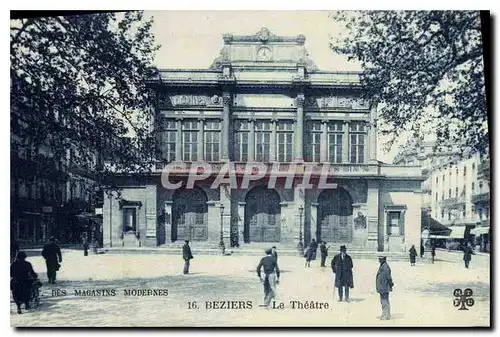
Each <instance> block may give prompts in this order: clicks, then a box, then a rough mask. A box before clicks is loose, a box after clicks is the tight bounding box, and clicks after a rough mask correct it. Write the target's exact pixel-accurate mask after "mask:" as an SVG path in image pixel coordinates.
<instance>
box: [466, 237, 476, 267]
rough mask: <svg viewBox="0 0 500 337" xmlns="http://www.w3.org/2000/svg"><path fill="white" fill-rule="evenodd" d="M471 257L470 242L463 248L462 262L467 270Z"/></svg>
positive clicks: (472, 253) (472, 252)
mask: <svg viewBox="0 0 500 337" xmlns="http://www.w3.org/2000/svg"><path fill="white" fill-rule="evenodd" d="M472 255H474V251H473V250H472V247H471V244H470V242H467V246H465V247H464V262H465V268H467V269H469V263H470V260H472Z"/></svg>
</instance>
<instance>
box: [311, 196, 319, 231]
mask: <svg viewBox="0 0 500 337" xmlns="http://www.w3.org/2000/svg"><path fill="white" fill-rule="evenodd" d="M318 205H319V204H318V203H317V202H312V203H311V240H312V239H316V241H318V240H319V238H318V237H317V233H318V226H319V225H318V219H317V216H318Z"/></svg>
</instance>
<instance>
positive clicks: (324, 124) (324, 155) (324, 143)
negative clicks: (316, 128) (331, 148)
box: [319, 120, 328, 163]
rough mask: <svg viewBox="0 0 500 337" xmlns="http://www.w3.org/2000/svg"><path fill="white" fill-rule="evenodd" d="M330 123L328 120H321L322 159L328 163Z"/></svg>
mask: <svg viewBox="0 0 500 337" xmlns="http://www.w3.org/2000/svg"><path fill="white" fill-rule="evenodd" d="M327 128H328V125H327V121H326V120H323V121H321V144H320V155H319V156H320V161H321V162H322V163H326V162H327V161H328V130H327Z"/></svg>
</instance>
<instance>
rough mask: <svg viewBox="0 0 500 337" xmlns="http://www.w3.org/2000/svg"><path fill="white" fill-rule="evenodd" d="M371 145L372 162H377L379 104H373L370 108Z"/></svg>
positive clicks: (370, 160)
mask: <svg viewBox="0 0 500 337" xmlns="http://www.w3.org/2000/svg"><path fill="white" fill-rule="evenodd" d="M368 142H369V144H370V145H369V146H370V159H369V162H370V164H377V163H378V162H377V105H376V104H372V106H371V110H370V130H369V140H368Z"/></svg>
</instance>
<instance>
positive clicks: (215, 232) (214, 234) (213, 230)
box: [207, 201, 220, 247]
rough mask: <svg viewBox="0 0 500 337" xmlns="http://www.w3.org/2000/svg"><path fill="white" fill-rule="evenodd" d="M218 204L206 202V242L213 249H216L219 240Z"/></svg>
mask: <svg viewBox="0 0 500 337" xmlns="http://www.w3.org/2000/svg"><path fill="white" fill-rule="evenodd" d="M219 205H220V203H217V202H216V201H207V208H208V214H207V221H208V226H207V227H208V239H207V240H208V242H209V243H210V245H212V246H213V247H217V245H218V244H219V239H220V209H219Z"/></svg>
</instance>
